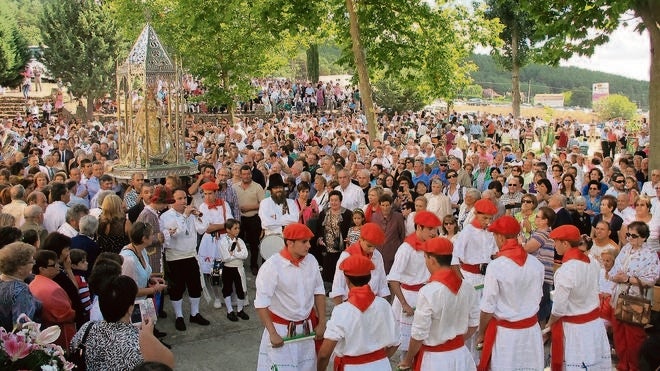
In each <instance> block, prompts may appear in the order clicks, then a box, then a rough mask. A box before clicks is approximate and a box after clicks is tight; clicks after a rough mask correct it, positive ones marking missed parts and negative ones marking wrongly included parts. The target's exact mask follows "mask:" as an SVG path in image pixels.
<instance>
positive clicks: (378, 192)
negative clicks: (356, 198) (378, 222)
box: [362, 175, 383, 223]
mask: <svg viewBox="0 0 660 371" xmlns="http://www.w3.org/2000/svg"><path fill="white" fill-rule="evenodd" d="M380 176H382V175H380ZM382 195H383V187H381V186H373V187H371V188H370V189H369V192H368V193H367V198H368V199H369V203H368V204H366V205H364V206H363V207H362V211H363V212H364V218H365V223H370V222H371V219H372V217H373V215H374V214H375V213H378V212H380V203H379V202H378V200H379V199H380V196H382Z"/></svg>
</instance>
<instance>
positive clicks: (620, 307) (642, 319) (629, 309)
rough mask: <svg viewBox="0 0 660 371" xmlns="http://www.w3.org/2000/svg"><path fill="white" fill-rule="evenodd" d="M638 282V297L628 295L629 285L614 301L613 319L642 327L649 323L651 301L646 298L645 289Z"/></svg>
mask: <svg viewBox="0 0 660 371" xmlns="http://www.w3.org/2000/svg"><path fill="white" fill-rule="evenodd" d="M637 281H638V282H639V292H640V296H634V295H630V286H631V285H630V284H628V288H627V289H626V291H625V292H622V293H621V294H620V295H619V297H618V298H617V299H616V307H615V309H614V317H615V318H616V319H617V320H619V321H622V322H625V323H628V324H631V325H634V326H641V327H644V326H646V325H648V324H649V322H651V300H649V299H647V298H646V290H647V289H646V288H644V287H643V286H642V283H641V281H639V279H637Z"/></svg>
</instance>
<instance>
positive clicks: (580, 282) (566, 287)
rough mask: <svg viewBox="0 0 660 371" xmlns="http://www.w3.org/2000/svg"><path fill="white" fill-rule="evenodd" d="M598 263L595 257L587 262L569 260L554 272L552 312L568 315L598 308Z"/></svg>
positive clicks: (557, 314) (558, 314)
mask: <svg viewBox="0 0 660 371" xmlns="http://www.w3.org/2000/svg"><path fill="white" fill-rule="evenodd" d="M599 274H600V264H598V262H597V261H596V260H595V259H592V260H591V261H590V262H589V263H585V262H582V261H579V260H575V259H573V260H569V261H567V262H565V263H563V264H562V265H561V267H559V269H558V270H557V272H555V280H554V282H555V292H554V295H553V299H552V314H553V315H556V316H570V315H576V314H584V313H589V312H591V311H592V310H594V309H596V308H598V306H599V305H600V300H599V298H598V292H599V291H600V290H599V285H598V276H599Z"/></svg>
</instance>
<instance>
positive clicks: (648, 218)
mask: <svg viewBox="0 0 660 371" xmlns="http://www.w3.org/2000/svg"><path fill="white" fill-rule="evenodd" d="M632 205H633V207H634V208H635V216H634V218H633V219H632V220H626V221H625V222H624V225H623V227H622V228H621V236H622V238H623V236H625V234H626V233H627V232H628V228H627V225H628V224H630V222H633V221H635V222H643V223H646V225H648V226H649V230H650V234H649V238H648V240H647V241H646V244H647V245H648V247H649V248H651V250H653V251H655V252H658V251H660V242H659V241H658V237H659V234H660V215H654V214H652V213H651V206H652V204H651V199H650V198H648V197H646V196H640V197H638V198H637V200H635V202H634V203H633V204H632Z"/></svg>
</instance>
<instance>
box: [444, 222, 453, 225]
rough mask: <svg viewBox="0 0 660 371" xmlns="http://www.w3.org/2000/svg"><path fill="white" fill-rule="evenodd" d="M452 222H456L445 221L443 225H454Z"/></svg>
mask: <svg viewBox="0 0 660 371" xmlns="http://www.w3.org/2000/svg"><path fill="white" fill-rule="evenodd" d="M454 224H456V223H454V222H446V223H445V225H454Z"/></svg>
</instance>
